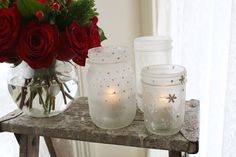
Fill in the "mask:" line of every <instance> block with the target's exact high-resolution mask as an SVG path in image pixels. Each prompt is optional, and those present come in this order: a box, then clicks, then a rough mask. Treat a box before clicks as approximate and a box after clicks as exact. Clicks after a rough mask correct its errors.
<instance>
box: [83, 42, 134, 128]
mask: <svg viewBox="0 0 236 157" xmlns="http://www.w3.org/2000/svg"><path fill="white" fill-rule="evenodd" d="M129 56H130V54H129V53H128V52H127V51H126V48H124V47H117V46H108V47H98V48H93V49H90V50H89V54H88V63H89V69H88V74H87V79H88V95H89V96H88V102H89V112H90V116H91V118H92V121H93V122H94V123H95V124H96V125H97V126H98V127H100V128H104V129H118V128H122V127H125V126H128V125H129V124H130V123H131V122H132V121H133V119H134V117H135V114H136V100H135V72H134V70H133V67H132V66H131V63H130V57H129Z"/></svg>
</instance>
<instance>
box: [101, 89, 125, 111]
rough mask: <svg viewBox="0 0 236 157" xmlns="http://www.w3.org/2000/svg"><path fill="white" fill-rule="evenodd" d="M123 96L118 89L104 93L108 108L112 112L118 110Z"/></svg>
mask: <svg viewBox="0 0 236 157" xmlns="http://www.w3.org/2000/svg"><path fill="white" fill-rule="evenodd" d="M120 98H121V95H120V94H118V90H117V89H116V88H108V89H107V90H106V91H105V93H104V99H105V103H106V104H107V106H109V107H110V108H111V109H112V110H117V109H118V108H119V106H120Z"/></svg>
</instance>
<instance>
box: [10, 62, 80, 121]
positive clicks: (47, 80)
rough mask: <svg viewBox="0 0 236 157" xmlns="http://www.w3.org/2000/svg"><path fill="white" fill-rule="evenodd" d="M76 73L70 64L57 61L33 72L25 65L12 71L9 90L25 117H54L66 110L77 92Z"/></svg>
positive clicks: (23, 63) (20, 65) (22, 64)
mask: <svg viewBox="0 0 236 157" xmlns="http://www.w3.org/2000/svg"><path fill="white" fill-rule="evenodd" d="M77 87H78V85H77V73H76V70H75V66H73V65H72V64H71V63H69V62H62V61H55V62H54V63H53V65H52V66H51V67H49V68H42V69H32V68H31V67H29V66H28V64H27V63H25V62H22V63H21V64H19V65H18V66H16V67H14V68H12V69H11V70H10V73H9V76H8V90H9V92H10V94H11V96H12V98H13V100H14V101H15V103H16V104H17V106H18V108H19V109H21V110H22V111H23V112H24V113H25V114H27V115H29V116H32V117H51V116H55V115H57V114H59V113H62V112H63V111H64V110H66V109H67V108H68V107H69V106H70V104H71V101H72V100H73V99H74V96H75V95H76V92H77Z"/></svg>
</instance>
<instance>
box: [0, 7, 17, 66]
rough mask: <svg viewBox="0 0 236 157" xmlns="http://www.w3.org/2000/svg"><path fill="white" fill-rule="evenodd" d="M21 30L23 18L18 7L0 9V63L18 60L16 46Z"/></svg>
mask: <svg viewBox="0 0 236 157" xmlns="http://www.w3.org/2000/svg"><path fill="white" fill-rule="evenodd" d="M20 28H21V17H20V13H19V12H18V10H17V8H16V6H14V7H11V8H5V9H0V62H10V63H12V62H14V61H16V60H17V58H18V57H17V56H16V52H15V45H16V43H17V41H18V37H19V32H20Z"/></svg>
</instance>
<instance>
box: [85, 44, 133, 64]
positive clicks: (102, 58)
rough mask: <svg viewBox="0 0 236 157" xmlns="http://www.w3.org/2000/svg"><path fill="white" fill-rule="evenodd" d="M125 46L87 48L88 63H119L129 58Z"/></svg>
mask: <svg viewBox="0 0 236 157" xmlns="http://www.w3.org/2000/svg"><path fill="white" fill-rule="evenodd" d="M127 49H128V47H126V46H114V45H110V46H101V47H95V48H92V49H89V51H88V61H89V63H98V64H109V63H121V62H125V61H127V60H128V59H129V57H130V56H129V54H128V53H127Z"/></svg>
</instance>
